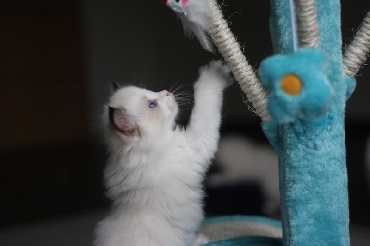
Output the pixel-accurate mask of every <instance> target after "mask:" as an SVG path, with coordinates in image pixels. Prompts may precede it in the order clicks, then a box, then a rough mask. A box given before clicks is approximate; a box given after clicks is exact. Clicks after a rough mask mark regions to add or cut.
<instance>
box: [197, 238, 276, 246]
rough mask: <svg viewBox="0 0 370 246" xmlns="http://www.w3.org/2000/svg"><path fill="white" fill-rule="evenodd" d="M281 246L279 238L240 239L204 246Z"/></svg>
mask: <svg viewBox="0 0 370 246" xmlns="http://www.w3.org/2000/svg"><path fill="white" fill-rule="evenodd" d="M235 245H237V246H281V245H282V242H281V238H271V237H241V238H233V239H228V240H223V241H218V242H214V243H207V244H205V245H204V246H235Z"/></svg>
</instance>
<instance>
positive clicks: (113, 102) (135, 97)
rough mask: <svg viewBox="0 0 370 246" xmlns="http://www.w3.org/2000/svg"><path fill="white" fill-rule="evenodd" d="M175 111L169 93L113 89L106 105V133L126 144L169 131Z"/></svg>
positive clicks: (173, 98)
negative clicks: (117, 137) (116, 136)
mask: <svg viewBox="0 0 370 246" xmlns="http://www.w3.org/2000/svg"><path fill="white" fill-rule="evenodd" d="M177 112H178V106H177V103H176V100H175V97H174V96H173V95H172V94H171V93H170V92H168V91H166V90H164V91H161V92H152V91H149V90H145V89H141V88H138V87H135V86H127V87H123V88H116V91H115V92H114V93H113V95H112V96H111V98H110V101H109V103H108V110H107V112H106V114H107V117H106V119H107V120H108V122H109V126H108V128H109V131H111V132H113V133H114V134H116V135H118V136H119V137H120V138H122V139H123V140H124V141H125V142H127V141H132V140H135V139H138V138H142V137H146V136H148V135H150V134H152V135H153V134H154V133H156V134H158V133H159V134H161V133H163V132H165V131H171V130H172V129H173V127H174V126H175V118H176V115H177Z"/></svg>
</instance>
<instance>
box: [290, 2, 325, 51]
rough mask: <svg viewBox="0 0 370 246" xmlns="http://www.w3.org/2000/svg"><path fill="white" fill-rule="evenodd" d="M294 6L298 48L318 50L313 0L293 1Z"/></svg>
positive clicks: (317, 32)
mask: <svg viewBox="0 0 370 246" xmlns="http://www.w3.org/2000/svg"><path fill="white" fill-rule="evenodd" d="M294 3H295V6H296V19H297V30H298V38H299V46H300V47H302V48H304V47H311V48H318V47H319V44H320V36H319V24H318V22H317V12H316V5H315V0H294Z"/></svg>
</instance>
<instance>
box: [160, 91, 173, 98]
mask: <svg viewBox="0 0 370 246" xmlns="http://www.w3.org/2000/svg"><path fill="white" fill-rule="evenodd" d="M161 95H163V96H165V97H168V96H171V93H170V92H169V91H166V90H163V91H161Z"/></svg>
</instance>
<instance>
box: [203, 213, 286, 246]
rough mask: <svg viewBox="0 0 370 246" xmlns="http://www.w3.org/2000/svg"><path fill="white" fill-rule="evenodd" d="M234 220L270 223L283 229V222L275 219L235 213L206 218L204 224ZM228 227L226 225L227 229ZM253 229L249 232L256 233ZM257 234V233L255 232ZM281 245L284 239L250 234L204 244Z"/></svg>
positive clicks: (206, 245)
mask: <svg viewBox="0 0 370 246" xmlns="http://www.w3.org/2000/svg"><path fill="white" fill-rule="evenodd" d="M233 222H247V223H248V222H250V223H255V224H263V225H268V226H269V227H273V228H274V227H275V228H279V229H281V226H282V225H281V222H280V221H278V220H275V219H270V218H266V217H261V216H243V215H233V216H217V217H213V218H209V219H206V220H205V221H204V222H203V223H202V226H208V225H214V224H223V223H227V224H229V223H233ZM226 229H227V227H225V230H226ZM254 231H256V230H252V231H250V232H249V233H251V234H253V233H255V232H254ZM254 235H256V234H254ZM231 245H237V246H243V245H246V246H247V245H248V246H281V245H282V239H281V238H274V237H263V236H248V237H235V238H231V239H226V240H220V241H217V242H211V243H207V244H204V246H231Z"/></svg>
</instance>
